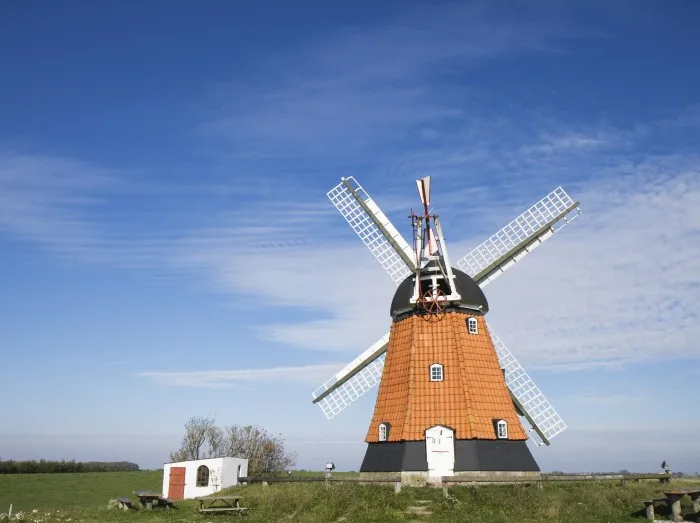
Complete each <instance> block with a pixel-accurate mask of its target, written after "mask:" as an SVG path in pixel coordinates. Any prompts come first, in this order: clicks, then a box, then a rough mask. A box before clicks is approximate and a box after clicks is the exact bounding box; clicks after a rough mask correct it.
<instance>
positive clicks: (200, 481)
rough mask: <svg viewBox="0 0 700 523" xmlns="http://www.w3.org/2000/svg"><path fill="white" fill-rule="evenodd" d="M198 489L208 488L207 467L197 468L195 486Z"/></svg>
mask: <svg viewBox="0 0 700 523" xmlns="http://www.w3.org/2000/svg"><path fill="white" fill-rule="evenodd" d="M196 485H197V486H198V487H208V486H209V467H207V466H206V465H200V466H199V467H197V484H196Z"/></svg>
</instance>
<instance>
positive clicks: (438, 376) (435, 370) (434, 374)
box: [430, 363, 443, 381]
mask: <svg viewBox="0 0 700 523" xmlns="http://www.w3.org/2000/svg"><path fill="white" fill-rule="evenodd" d="M442 379H443V376H442V365H440V364H439V363H433V364H432V365H431V366H430V381H442Z"/></svg>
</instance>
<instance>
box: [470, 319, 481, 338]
mask: <svg viewBox="0 0 700 523" xmlns="http://www.w3.org/2000/svg"><path fill="white" fill-rule="evenodd" d="M467 327H468V328H469V334H479V326H478V324H477V323H476V318H469V319H468V320H467Z"/></svg>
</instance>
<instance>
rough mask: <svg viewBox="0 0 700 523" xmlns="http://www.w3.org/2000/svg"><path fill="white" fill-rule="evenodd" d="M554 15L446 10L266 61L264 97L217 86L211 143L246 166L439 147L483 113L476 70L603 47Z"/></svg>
mask: <svg viewBox="0 0 700 523" xmlns="http://www.w3.org/2000/svg"><path fill="white" fill-rule="evenodd" d="M555 7H556V6H555V5H554V4H550V5H549V9H544V8H542V9H540V8H535V9H525V10H522V12H520V10H518V9H516V11H518V12H519V15H518V16H514V17H510V16H508V17H504V16H503V12H502V10H500V9H497V8H495V7H494V6H493V5H492V4H490V3H488V2H472V3H470V4H468V5H465V4H455V3H453V4H441V5H434V6H430V7H425V6H424V7H421V8H418V9H412V10H406V11H404V12H403V14H402V15H400V16H398V17H396V18H394V19H393V20H391V21H390V23H388V24H382V25H373V26H365V27H357V26H351V27H347V28H345V29H343V30H341V31H339V32H336V33H334V34H332V35H325V36H323V37H321V38H319V39H316V40H315V41H313V42H312V43H311V44H310V45H309V46H308V47H306V48H304V49H298V48H293V49H291V50H290V51H289V52H288V53H283V54H281V55H276V56H275V57H274V58H271V59H270V60H269V61H263V62H262V64H261V70H260V72H259V76H258V77H256V78H255V80H256V82H258V83H257V84H256V88H255V89H253V88H251V86H250V85H249V84H248V83H247V82H246V81H243V80H241V79H237V80H234V81H231V82H224V83H221V84H219V85H218V86H217V87H216V88H215V89H213V90H212V92H211V93H210V97H211V98H210V104H211V106H212V108H213V110H212V114H211V116H210V117H209V118H208V119H207V120H206V122H204V123H203V124H202V126H201V131H202V132H203V133H204V134H205V135H206V136H208V137H219V138H223V139H225V140H227V147H228V148H229V149H230V148H231V147H233V149H234V150H235V154H236V155H237V156H239V157H241V156H245V157H251V156H252V157H254V158H255V159H256V160H260V159H261V158H269V157H270V156H271V155H273V156H284V157H293V158H300V157H304V156H307V155H313V156H314V157H315V158H317V159H320V158H326V157H332V158H334V159H335V160H337V159H339V158H342V159H344V160H346V161H347V160H351V161H352V162H353V164H355V165H356V164H357V159H358V154H359V153H360V151H366V150H368V149H371V150H372V151H373V155H374V156H378V155H381V152H380V151H381V150H382V149H384V150H386V148H387V147H391V146H392V144H393V145H394V146H396V145H397V144H399V143H403V142H404V141H405V140H412V141H415V140H416V139H418V140H419V141H420V140H425V141H427V142H431V141H433V140H435V139H437V138H439V137H441V136H442V135H443V134H444V133H445V132H453V131H454V130H456V129H458V128H459V127H461V126H462V125H463V122H465V121H468V120H469V119H470V118H472V117H473V116H474V114H471V113H472V112H477V111H478V105H479V104H478V103H475V102H471V103H470V102H469V96H465V91H467V92H471V91H474V92H476V91H478V89H475V88H470V87H469V84H470V82H468V81H466V79H465V78H464V77H463V75H464V74H466V72H467V71H469V70H470V68H471V67H472V66H474V65H475V64H478V63H480V62H483V61H485V60H497V59H499V58H502V57H511V56H517V55H525V54H531V53H538V54H541V53H556V52H561V51H562V50H563V49H565V48H566V42H567V41H570V40H571V39H576V38H584V37H585V38H591V37H593V33H592V32H591V33H586V32H584V31H581V30H580V29H578V28H577V29H574V28H573V27H570V26H569V24H568V22H567V20H566V17H565V16H558V17H557V23H551V22H552V15H553V13H552V11H551V9H552V8H555ZM554 10H556V11H559V10H558V9H554ZM512 12H514V11H512ZM559 14H561V13H559ZM437 78H439V81H436V79H437Z"/></svg>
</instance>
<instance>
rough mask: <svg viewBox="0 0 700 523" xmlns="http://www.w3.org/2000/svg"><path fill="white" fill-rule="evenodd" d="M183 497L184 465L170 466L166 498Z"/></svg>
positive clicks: (175, 498) (176, 498)
mask: <svg viewBox="0 0 700 523" xmlns="http://www.w3.org/2000/svg"><path fill="white" fill-rule="evenodd" d="M184 497H185V467H170V481H169V483H168V499H172V500H178V499H183V498H184Z"/></svg>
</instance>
